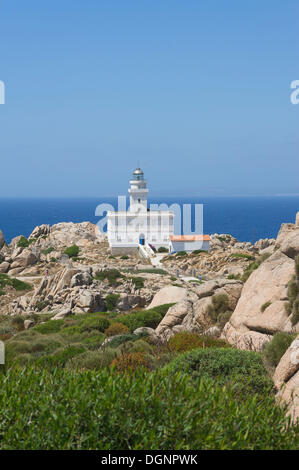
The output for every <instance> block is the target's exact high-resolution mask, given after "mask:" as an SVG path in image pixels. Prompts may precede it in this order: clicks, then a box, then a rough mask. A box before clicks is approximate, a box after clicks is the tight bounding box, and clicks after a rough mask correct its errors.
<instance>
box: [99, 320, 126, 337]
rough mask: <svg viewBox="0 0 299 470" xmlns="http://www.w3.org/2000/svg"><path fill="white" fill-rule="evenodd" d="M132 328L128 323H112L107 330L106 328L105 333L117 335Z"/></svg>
mask: <svg viewBox="0 0 299 470" xmlns="http://www.w3.org/2000/svg"><path fill="white" fill-rule="evenodd" d="M129 332H130V330H129V328H128V327H127V326H126V325H123V323H118V322H115V323H112V324H111V325H110V326H109V327H108V328H107V330H105V335H106V336H116V335H124V334H127V333H129Z"/></svg>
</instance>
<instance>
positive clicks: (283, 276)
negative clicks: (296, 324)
mask: <svg viewBox="0 0 299 470" xmlns="http://www.w3.org/2000/svg"><path fill="white" fill-rule="evenodd" d="M294 267H295V265H294V261H293V260H292V259H291V258H289V257H288V256H286V255H285V254H283V253H281V252H280V251H276V252H275V253H274V254H273V255H272V256H270V257H269V258H268V259H267V260H266V261H264V262H263V263H262V264H261V265H260V266H259V268H258V269H257V270H255V271H253V273H252V274H251V276H250V277H249V279H248V280H247V282H246V283H245V285H244V287H243V290H242V295H241V297H240V299H239V301H238V304H237V306H236V309H235V311H234V313H233V315H232V317H231V319H230V323H231V325H232V326H233V327H234V328H235V329H238V330H239V331H240V332H245V331H247V330H253V331H257V332H260V333H265V334H273V333H275V332H276V331H289V330H290V324H289V318H288V316H287V313H286V310H285V302H286V301H287V285H288V282H289V280H290V279H291V277H292V275H293V274H294ZM269 302H270V304H269V306H268V307H267V308H266V309H265V310H264V311H263V312H262V309H263V308H262V307H263V306H265V304H267V303H269Z"/></svg>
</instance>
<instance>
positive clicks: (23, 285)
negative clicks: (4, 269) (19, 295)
mask: <svg viewBox="0 0 299 470" xmlns="http://www.w3.org/2000/svg"><path fill="white" fill-rule="evenodd" d="M11 285H12V287H13V288H14V289H16V291H23V290H31V289H32V286H31V285H30V284H28V283H27V282H23V281H20V280H19V279H11Z"/></svg>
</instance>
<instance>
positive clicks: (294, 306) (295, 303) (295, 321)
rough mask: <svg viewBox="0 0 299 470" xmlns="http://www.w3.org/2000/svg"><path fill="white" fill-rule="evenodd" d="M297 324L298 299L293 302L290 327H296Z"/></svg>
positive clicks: (298, 318) (298, 313)
mask: <svg viewBox="0 0 299 470" xmlns="http://www.w3.org/2000/svg"><path fill="white" fill-rule="evenodd" d="M298 322H299V299H297V300H295V302H294V305H293V312H292V316H291V323H292V326H295V325H297V323H298Z"/></svg>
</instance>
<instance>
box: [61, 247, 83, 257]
mask: <svg viewBox="0 0 299 470" xmlns="http://www.w3.org/2000/svg"><path fill="white" fill-rule="evenodd" d="M79 251H80V248H79V247H78V246H77V245H72V246H69V247H68V248H66V249H65V250H64V252H63V253H64V254H65V255H68V257H69V258H76V257H77V256H78V254H79Z"/></svg>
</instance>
